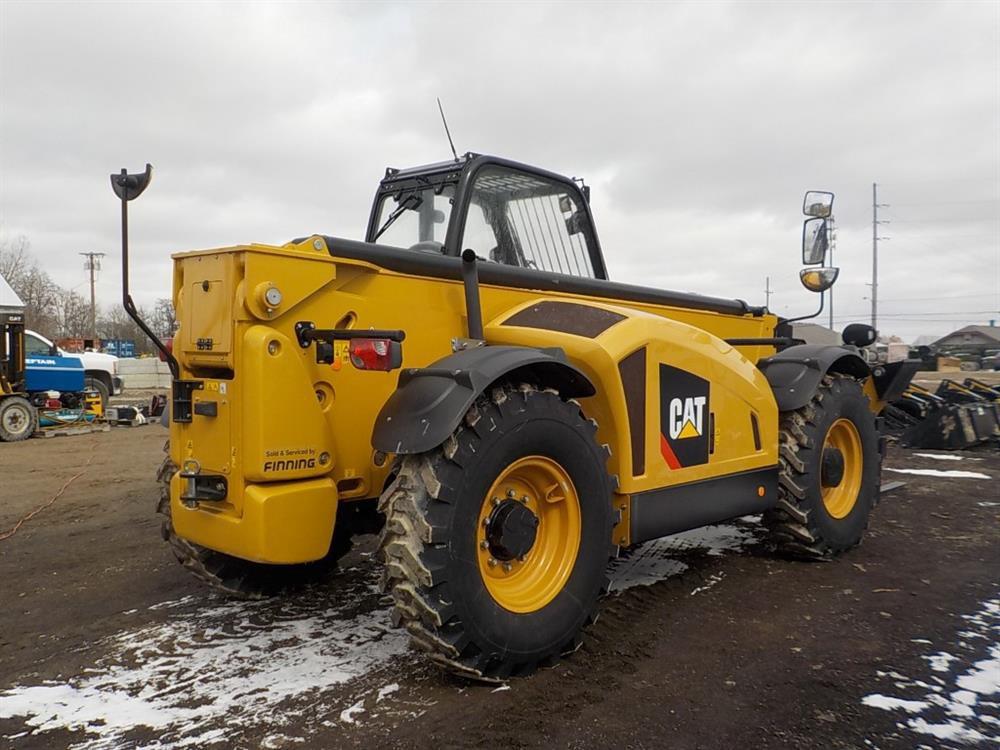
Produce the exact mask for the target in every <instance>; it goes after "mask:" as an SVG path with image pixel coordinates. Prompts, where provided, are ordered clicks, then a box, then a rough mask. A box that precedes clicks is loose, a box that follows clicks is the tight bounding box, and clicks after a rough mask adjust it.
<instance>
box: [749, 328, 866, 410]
mask: <svg viewBox="0 0 1000 750" xmlns="http://www.w3.org/2000/svg"><path fill="white" fill-rule="evenodd" d="M757 367H759V368H760V370H761V372H763V373H764V376H765V377H766V378H767V382H768V383H770V385H771V390H773V391H774V400H775V401H776V402H777V403H778V410H779V411H794V410H795V409H801V408H802V407H803V406H805V405H806V404H808V403H809V400H810V399H811V398H812V397H813V394H814V393H816V389H817V388H818V387H819V383H820V381H821V380H822V379H823V376H824V375H826V374H827V373H828V372H840V373H844V374H845V375H853V376H854V377H856V378H858V379H863V378H867V377H868V376H869V375H871V369H870V368H869V367H868V363H867V362H865V361H864V359H862V358H861V356H860V355H859V354H857V352H855V351H853V350H851V349H848V348H847V347H843V346H833V345H829V344H800V345H799V346H790V347H788V348H787V349H784V350H782V351H780V352H778V353H777V354H775V355H774V356H773V357H767V358H766V359H762V360H761V361H760V362H758V363H757Z"/></svg>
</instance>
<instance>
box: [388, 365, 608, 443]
mask: <svg viewBox="0 0 1000 750" xmlns="http://www.w3.org/2000/svg"><path fill="white" fill-rule="evenodd" d="M504 376H512V377H514V379H517V378H523V379H524V380H527V381H529V382H535V383H539V384H543V385H545V386H547V387H552V388H555V389H556V390H558V391H559V393H560V394H561V395H562V396H563V397H564V398H582V397H585V396H593V395H594V393H595V392H596V391H595V389H594V386H593V384H592V383H591V382H590V380H589V379H588V378H587V376H586V375H584V374H583V373H582V372H580V371H579V370H578V369H576V368H575V367H574V366H573V365H571V364H569V362H568V361H567V359H566V354H565V353H564V352H563V350H562V349H559V348H552V349H536V348H534V347H526V346H481V347H477V348H475V349H466V350H464V351H460V352H456V353H455V354H451V355H449V356H447V357H444V358H443V359H440V360H438V361H437V362H435V363H434V364H432V365H431V366H430V367H424V368H419V369H407V370H403V371H402V373H400V376H399V384H398V386H397V388H396V390H395V391H394V392H393V394H392V395H391V396H390V397H389V400H388V401H386V402H385V405H384V406H383V407H382V410H381V411H380V412H379V414H378V417H377V418H376V420H375V429H374V431H373V433H372V445H373V446H374V447H375V448H376V449H377V450H380V451H384V452H386V453H395V454H408V453H423V452H424V451H428V450H430V449H432V448H435V447H437V446H438V445H440V444H441V443H443V442H444V441H445V440H446V439H447V438H448V436H449V435H451V433H452V432H454V431H455V428H456V427H458V423H459V422H460V421H461V420H462V417H463V416H465V413H466V412H467V411H468V409H469V407H470V406H472V403H473V401H475V400H476V398H477V397H478V396H479V395H480V394H481V393H483V392H484V391H485V390H486V389H487V388H488V387H489V386H490V385H492V384H493V383H495V382H496V381H497V380H499V379H501V378H503V377H504Z"/></svg>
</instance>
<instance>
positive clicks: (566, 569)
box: [380, 386, 612, 679]
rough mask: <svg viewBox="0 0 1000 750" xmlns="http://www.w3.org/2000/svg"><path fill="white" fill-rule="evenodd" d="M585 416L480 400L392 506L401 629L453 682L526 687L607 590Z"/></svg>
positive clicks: (600, 488)
mask: <svg viewBox="0 0 1000 750" xmlns="http://www.w3.org/2000/svg"><path fill="white" fill-rule="evenodd" d="M595 432H596V426H595V424H594V423H593V422H590V421H588V420H586V419H585V418H584V416H583V414H582V413H581V411H580V408H579V406H577V405H576V404H574V403H570V402H565V401H563V400H562V399H561V398H560V397H559V396H558V394H556V393H555V392H548V391H538V390H536V389H534V388H533V387H530V386H520V387H518V388H514V387H510V386H506V387H502V388H496V389H495V390H494V391H493V392H492V393H491V394H490V395H489V396H484V397H481V398H480V399H479V400H477V402H476V403H475V405H474V406H473V407H472V408H471V409H470V410H469V412H468V414H467V415H466V418H465V420H464V421H463V423H462V424H461V425H460V426H459V427H458V429H457V430H456V431H455V433H454V434H453V435H452V436H451V437H450V438H449V439H448V440H447V441H446V442H445V444H444V445H442V446H440V447H439V448H437V449H435V450H433V451H430V452H428V453H424V454H420V455H415V456H406V457H404V458H403V459H402V461H401V465H400V471H399V474H398V476H397V478H396V481H395V482H394V483H393V484H392V485H390V486H389V488H388V489H387V490H386V491H385V493H383V495H382V500H381V502H380V509H381V510H382V511H383V512H384V513H385V514H386V527H385V531H384V532H383V537H382V541H381V545H380V547H381V552H382V556H383V560H384V561H385V566H386V567H385V580H384V584H383V587H384V589H385V590H386V591H388V592H390V593H391V594H392V596H393V599H394V602H395V606H394V609H393V622H394V623H395V624H396V625H397V626H402V627H405V628H406V629H407V630H408V631H409V633H410V636H411V642H412V644H413V645H414V646H415V647H417V648H419V649H421V650H423V651H427V652H429V653H430V654H431V658H432V659H433V660H434V661H436V662H438V663H439V664H441V665H443V666H445V667H446V668H447V669H449V670H450V671H452V672H455V673H457V674H461V675H463V676H468V677H472V678H478V679H502V678H504V677H507V676H509V675H511V674H524V673H527V672H530V671H531V670H533V669H534V668H535V667H536V666H537V665H538V664H539V663H542V662H548V661H551V660H554V659H555V658H557V657H558V656H559V655H560V654H562V653H564V652H566V651H570V650H572V649H574V648H575V647H576V645H577V644H578V643H579V633H580V631H581V629H582V628H583V626H584V625H585V624H586V623H587V622H588V621H589V620H590V619H591V618H592V616H593V614H594V611H595V609H596V606H597V600H598V598H599V596H600V594H601V592H602V590H603V589H604V588H605V586H606V580H607V579H606V577H605V569H606V566H607V562H608V558H609V556H610V553H611V528H612V521H611V503H610V499H611V492H612V488H611V480H610V477H609V476H608V474H607V472H606V470H605V468H604V466H605V463H606V461H607V451H606V449H604V448H602V447H601V446H599V445H598V444H597V442H596V441H595V439H594V435H595Z"/></svg>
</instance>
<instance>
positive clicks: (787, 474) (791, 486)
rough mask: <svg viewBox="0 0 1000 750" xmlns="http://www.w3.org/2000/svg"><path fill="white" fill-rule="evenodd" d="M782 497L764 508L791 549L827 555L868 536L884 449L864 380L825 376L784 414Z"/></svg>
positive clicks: (777, 536) (780, 542)
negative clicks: (801, 402) (805, 400)
mask: <svg viewBox="0 0 1000 750" xmlns="http://www.w3.org/2000/svg"><path fill="white" fill-rule="evenodd" d="M779 460H780V468H781V474H780V477H779V483H778V505H777V507H776V508H774V509H772V510H769V511H767V512H766V513H765V514H764V523H765V525H766V526H767V528H768V530H769V532H770V535H771V538H772V540H773V541H774V542H775V544H776V545H777V547H778V548H779V549H780V550H782V551H784V552H787V553H789V554H791V555H794V556H797V557H806V558H812V559H824V558H829V557H832V556H834V555H837V554H839V553H841V552H844V551H845V550H848V549H850V548H852V547H855V546H857V545H858V544H860V543H861V538H862V536H863V535H864V532H865V529H866V528H867V527H868V517H869V515H870V514H871V511H872V509H873V508H874V507H875V504H876V502H877V501H878V492H879V482H880V474H881V454H880V452H879V438H878V432H877V430H876V429H875V417H874V415H873V414H872V412H871V409H870V408H869V401H868V397H867V396H865V394H864V391H863V390H862V388H861V384H860V383H859V382H858V381H857V380H855V379H854V378H851V377H848V376H846V375H840V374H833V373H831V374H830V375H827V376H826V377H824V378H823V381H822V383H821V384H820V387H819V388H818V389H817V391H816V394H815V396H813V398H812V400H811V401H810V402H809V403H808V404H807V405H806V406H804V407H802V408H801V409H797V410H795V411H791V412H786V413H784V414H782V415H781V422H780V446H779Z"/></svg>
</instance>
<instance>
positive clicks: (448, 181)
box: [365, 153, 608, 280]
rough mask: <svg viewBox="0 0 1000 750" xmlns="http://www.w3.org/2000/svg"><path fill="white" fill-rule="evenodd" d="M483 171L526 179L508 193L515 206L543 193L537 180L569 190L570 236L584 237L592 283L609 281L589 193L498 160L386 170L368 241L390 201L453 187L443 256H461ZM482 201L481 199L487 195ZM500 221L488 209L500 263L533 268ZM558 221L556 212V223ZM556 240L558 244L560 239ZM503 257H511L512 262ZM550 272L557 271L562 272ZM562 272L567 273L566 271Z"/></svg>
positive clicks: (581, 248) (477, 158)
mask: <svg viewBox="0 0 1000 750" xmlns="http://www.w3.org/2000/svg"><path fill="white" fill-rule="evenodd" d="M483 170H490V172H491V173H495V172H506V173H509V174H510V176H511V178H512V180H516V179H517V178H520V179H521V181H522V187H520V188H517V189H515V190H508V191H507V192H506V193H505V196H506V199H509V201H510V202H511V203H512V202H513V201H514V200H517V199H525V198H530V197H532V195H534V194H537V190H538V188H537V187H532V184H531V183H532V180H536V181H543V182H544V183H548V184H549V185H556V186H558V187H559V188H560V190H561V191H564V192H565V195H566V196H567V198H568V202H569V204H570V206H571V208H570V209H567V210H572V211H573V213H572V215H571V217H570V218H571V220H572V229H571V230H569V231H571V233H572V234H573V235H577V234H578V235H580V237H581V240H580V241H578V243H577V251H578V252H581V253H585V254H586V258H585V260H589V265H590V269H589V270H590V271H592V278H595V279H600V280H607V278H608V275H607V267H606V265H605V263H604V255H603V253H602V251H601V245H600V241H599V239H598V237H597V231H596V229H595V228H594V219H593V216H592V214H591V212H590V204H589V195H590V191H589V189H588V188H586V187H585V186H582V185H581V184H578V183H577V182H576V181H574V180H571V179H569V178H566V177H563V176H562V175H558V174H555V173H553V172H548V171H546V170H543V169H538V168H537V167H532V166H529V165H527V164H522V163H520V162H515V161H511V160H509V159H501V158H499V157H495V156H485V155H481V154H474V153H467V154H465V155H464V156H462V157H461V158H460V159H458V160H457V161H450V162H438V163H436V164H426V165H423V166H419V167H412V168H409V169H394V168H392V167H390V168H388V169H386V171H385V177H383V179H382V181H381V182H380V183H379V187H378V191H377V192H376V194H375V199H374V201H373V202H372V209H371V214H370V216H369V219H368V230H367V232H366V234H365V241H366V242H369V243H373V244H374V243H377V242H378V237H377V235H378V233H379V230H380V219H381V216H382V213H383V212H382V210H381V207H382V203H383V201H384V199H385V198H386V197H387V196H391V197H393V198H395V199H396V200H397V201H399V200H401V199H402V198H403V197H404V196H405V195H406V194H407V193H416V192H417V191H426V190H428V189H433V190H434V191H435V193H437V194H440V193H441V192H442V191H444V190H445V188H446V187H448V186H451V187H452V188H453V189H454V191H455V193H454V197H453V199H452V201H453V206H452V210H451V212H450V217H449V219H448V227H447V230H446V233H445V238H444V243H443V247H442V248H441V254H442V255H444V256H451V257H458V256H459V255H460V254H461V252H462V250H463V249H464V248H463V247H462V246H461V243H462V238H463V237H464V235H465V229H466V223H467V220H468V217H469V211H470V208H472V206H473V202H474V199H475V198H476V197H477V195H476V193H477V178H478V177H480V175H481V174H482V173H483ZM533 191H535V192H533ZM480 192H481V189H480ZM479 197H480V198H481V196H479ZM500 216H501V212H499V211H496V210H493V211H490V210H485V208H484V218H485V220H486V221H487V222H488V223H489V224H490V225H491V226H492V229H493V232H494V234H495V236H496V237H497V238H498V239H499V238H503V240H502V241H501V242H500V243H499V244H500V245H503V246H504V247H505V248H507V249H506V251H505V252H501V254H500V255H501V257H500V258H498V259H497V260H499V262H500V263H503V264H505V265H515V266H518V265H520V266H522V267H529V268H530V267H532V263H533V261H531V260H528V259H527V258H528V254H526V252H525V249H524V248H522V247H521V244H520V243H519V242H518V240H517V238H516V237H514V236H512V234H513V233H512V231H511V228H510V226H509V224H508V223H506V222H504V221H502V220H501V219H500ZM425 218H426V217H423V216H422V217H421V220H422V221H423V220H425ZM555 218H556V216H555V212H554V211H553V212H552V219H553V220H554V219H555ZM567 226H569V224H567ZM552 241H553V243H555V238H553V240H552ZM571 244H572V243H571ZM498 247H499V245H498ZM546 249H547V248H546ZM503 256H509V258H504V257H503ZM510 259H513V261H511V260H510ZM567 260H568V259H567ZM553 265H554V264H553ZM550 270H553V271H555V270H556V269H555V268H552V269H550ZM559 270H560V272H564V271H562V270H561V268H560V269H559ZM569 273H570V274H571V275H580V274H573V272H572V271H569ZM583 275H589V274H583Z"/></svg>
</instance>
